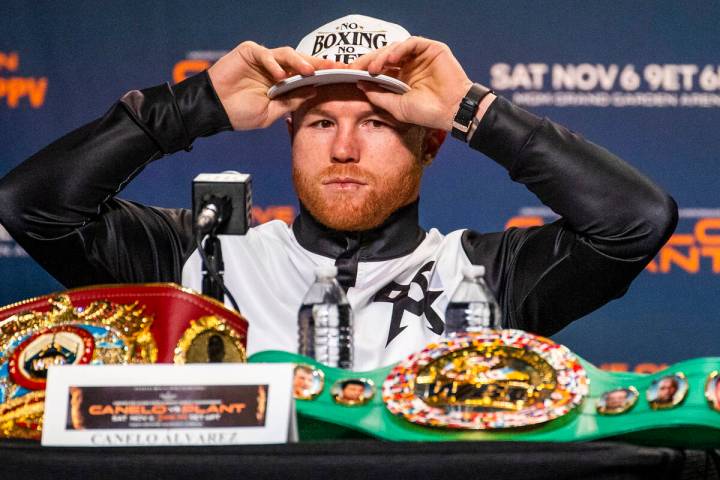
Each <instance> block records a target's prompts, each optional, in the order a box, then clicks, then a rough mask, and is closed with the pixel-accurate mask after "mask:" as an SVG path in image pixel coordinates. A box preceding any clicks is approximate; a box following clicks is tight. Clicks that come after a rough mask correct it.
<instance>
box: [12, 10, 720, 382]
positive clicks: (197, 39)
mask: <svg viewBox="0 0 720 480" xmlns="http://www.w3.org/2000/svg"><path fill="white" fill-rule="evenodd" d="M348 13H361V14H365V15H370V16H375V17H381V18H384V19H386V20H389V21H393V22H396V23H400V24H401V25H403V26H404V27H405V28H407V29H408V30H409V31H410V32H411V33H413V34H419V35H423V36H426V37H430V38H434V39H437V40H440V41H442V42H445V43H447V44H448V45H449V46H450V48H451V49H452V50H453V52H454V53H455V55H456V56H457V58H458V59H459V61H460V63H461V64H462V65H463V66H464V68H465V70H466V72H467V73H468V75H469V76H470V77H471V78H472V79H474V80H475V81H478V82H481V83H484V84H486V85H490V86H492V88H494V89H495V90H496V91H498V92H499V93H500V94H502V95H504V96H506V97H507V98H509V99H510V100H512V101H514V102H515V103H516V104H518V105H521V106H524V107H526V108H528V109H530V110H532V111H533V112H536V113H537V114H539V115H544V116H548V117H550V118H552V119H553V120H555V121H557V122H559V123H561V124H564V125H566V126H568V127H569V128H571V129H572V130H574V131H576V132H579V133H582V134H583V135H584V136H585V137H587V138H588V139H590V140H592V141H594V142H596V143H599V144H601V145H603V146H605V147H606V148H608V149H610V150H611V151H613V152H615V153H616V154H618V155H619V156H621V157H622V158H624V159H626V160H627V161H628V162H630V163H631V164H632V165H634V166H635V167H637V168H638V169H640V170H641V171H643V172H646V173H647V174H648V175H649V176H650V177H651V178H653V179H654V180H655V181H656V182H657V183H659V184H660V185H661V186H662V187H663V188H665V189H666V190H667V191H669V192H670V193H671V194H672V195H673V196H674V198H675V199H676V200H677V202H678V204H679V206H680V223H679V226H678V229H677V231H676V233H675V235H674V236H673V237H672V238H671V239H670V241H669V242H668V244H667V245H666V246H665V247H664V248H663V249H662V251H661V252H660V253H659V255H658V256H657V258H655V259H654V260H653V262H652V263H651V264H650V265H649V266H648V268H647V269H646V271H645V272H643V273H642V274H641V275H640V277H639V278H638V279H637V280H636V281H635V283H634V284H633V285H632V287H631V288H630V290H629V291H628V293H627V294H626V295H625V297H623V298H622V299H619V300H616V301H613V302H611V303H610V304H609V305H607V306H605V307H603V308H601V309H600V310H598V311H597V312H594V313H592V314H591V315H588V316H587V317H585V318H583V319H581V320H579V321H577V322H575V323H574V324H573V325H571V326H570V327H568V328H566V329H565V330H564V331H562V332H561V333H560V334H558V335H556V337H555V339H556V340H558V341H560V342H564V343H565V344H567V345H568V346H570V347H571V348H573V349H574V350H575V351H576V352H577V353H578V354H580V355H582V356H583V357H585V358H587V359H588V360H590V361H592V362H594V363H596V364H598V365H604V366H605V368H610V369H619V370H623V369H630V370H636V371H650V370H653V369H656V368H658V367H659V366H662V365H663V364H666V363H672V362H676V361H679V360H682V359H686V358H691V357H697V356H710V355H718V354H720V348H719V346H720V289H719V288H718V286H719V285H720V195H719V194H718V189H720V173H719V172H718V167H719V165H720V162H718V156H719V155H720V133H719V132H718V125H720V56H719V55H718V52H719V51H720V50H718V47H719V46H720V28H718V24H719V22H720V3H719V2H717V1H710V0H708V1H698V2H676V1H616V2H601V1H589V2H578V1H559V0H553V1H544V2H537V1H514V2H487V1H474V2H457V1H444V2H438V1H411V2H387V1H364V2H357V3H353V2H339V1H333V2H300V1H297V0H296V1H273V0H267V1H262V2H260V1H245V2H243V1H229V0H226V1H203V2H199V1H194V2H187V1H186V2H181V1H153V2H149V1H137V0H124V1H117V2H101V1H88V2H81V1H69V2H41V1H27V2H21V1H10V2H7V1H5V2H3V5H2V7H0V145H2V149H1V150H0V175H3V174H5V173H6V172H8V171H9V170H10V169H12V168H13V167H15V166H16V165H18V164H19V163H20V162H21V161H23V159H25V158H27V157H28V156H30V155H31V154H32V153H34V152H35V151H37V150H39V149H40V148H42V147H43V146H45V145H46V144H48V143H49V142H51V141H52V140H54V139H55V138H57V137H59V136H61V135H63V134H65V133H67V132H68V131H70V130H71V129H73V128H76V127H78V126H80V125H82V124H84V123H86V122H88V121H90V120H92V119H93V118H95V117H97V116H99V115H101V114H103V113H104V112H105V111H106V110H107V109H108V108H109V107H110V105H111V104H112V103H113V102H114V101H116V99H118V98H119V97H120V96H121V95H122V94H123V93H124V92H126V91H128V90H131V89H136V88H143V87H146V86H151V85H155V84H159V83H162V82H166V81H171V82H177V81H180V80H182V79H183V78H185V77H187V76H189V75H192V74H194V73H196V72H198V71H201V70H202V69H204V68H207V67H208V66H209V65H210V64H212V62H214V61H215V60H216V59H217V58H219V57H220V56H221V55H222V54H223V53H224V52H225V51H227V50H229V49H231V48H232V47H234V46H235V45H236V44H237V43H239V42H240V41H242V40H246V39H251V40H254V41H256V42H259V43H262V44H265V45H267V46H280V45H287V44H289V45H293V46H294V45H295V44H296V43H297V42H298V41H299V40H300V39H301V38H302V37H303V36H304V35H305V34H306V33H308V32H309V31H310V30H312V29H314V28H316V27H319V26H320V25H322V24H324V23H326V22H328V21H330V20H332V19H335V18H338V17H340V16H343V15H346V14H348ZM289 158H290V145H289V142H288V137H287V133H286V131H285V127H284V125H282V124H280V123H278V124H276V125H274V126H273V127H271V128H268V129H266V130H262V131H253V132H242V133H236V132H233V133H223V134H220V135H217V136H215V137H212V138H207V139H199V140H197V141H196V142H195V148H194V150H193V151H192V152H191V153H184V152H181V153H178V154H176V155H173V156H172V157H168V158H163V159H161V160H159V161H157V162H155V163H153V164H151V165H150V166H149V167H148V168H146V169H145V171H144V172H143V173H142V174H141V175H140V176H139V177H138V178H137V179H136V180H134V181H133V182H132V183H131V185H130V186H129V187H128V188H126V189H125V191H124V192H123V193H122V196H123V197H124V198H128V199H132V200H137V201H140V202H144V203H147V204H152V205H159V206H166V207H189V205H190V185H191V180H192V178H193V177H194V176H195V175H196V174H198V173H200V172H219V171H223V170H227V169H235V170H240V171H243V172H248V173H251V174H252V175H253V177H254V201H255V204H256V208H255V211H254V217H255V220H256V221H257V222H263V221H267V220H269V219H282V220H286V221H291V220H292V218H293V216H294V215H295V212H296V211H297V202H296V199H295V195H294V193H293V189H292V185H291V180H290V169H289ZM423 182H424V184H423V190H422V195H421V223H422V225H423V226H424V227H426V228H431V227H437V228H438V229H440V231H442V232H445V233H447V232H450V231H453V230H455V229H459V228H466V227H471V228H474V229H476V230H480V231H497V230H501V229H503V228H506V227H507V226H508V225H521V226H522V225H536V224H541V223H543V222H547V221H551V220H552V219H553V218H554V214H553V212H551V211H550V210H548V209H547V208H545V207H543V206H542V204H540V202H539V201H538V200H537V199H536V198H535V197H534V196H533V195H531V194H530V193H529V192H528V191H526V190H525V188H524V187H522V186H520V185H516V184H513V182H511V181H510V180H509V178H508V175H507V173H506V172H505V171H504V170H503V169H502V168H500V167H499V166H498V165H496V164H495V163H493V162H492V161H491V160H489V159H488V158H486V157H484V156H482V155H480V154H478V153H476V152H473V151H470V150H469V149H468V148H467V147H466V146H465V145H463V144H461V143H459V142H457V141H455V140H452V139H449V140H448V141H447V142H446V145H445V146H444V147H443V148H442V150H441V152H440V154H439V156H438V158H437V159H436V160H435V163H434V164H433V166H432V167H430V168H429V169H428V171H427V172H426V175H425V179H424V181H423ZM0 208H3V206H0ZM61 289H62V286H61V285H59V284H58V283H57V282H56V281H54V280H53V279H52V278H51V277H50V276H49V275H48V274H47V273H45V272H44V271H43V270H42V268H41V267H39V266H38V265H37V264H36V263H35V262H34V261H33V260H32V259H30V258H29V257H27V255H26V254H25V253H24V252H23V250H22V249H21V248H20V247H19V246H18V245H16V244H15V243H14V242H13V240H12V239H11V238H10V237H9V236H8V235H7V233H6V232H5V231H4V230H3V229H1V228H0V304H6V303H10V302H12V301H16V300H20V299H23V298H26V297H29V296H33V295H38V294H45V293H49V292H52V291H57V290H61ZM405 321H422V320H419V319H410V318H408V319H405Z"/></svg>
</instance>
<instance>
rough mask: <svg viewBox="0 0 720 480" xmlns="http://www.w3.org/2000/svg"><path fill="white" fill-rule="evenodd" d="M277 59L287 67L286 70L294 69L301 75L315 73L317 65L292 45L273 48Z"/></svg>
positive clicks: (273, 53)
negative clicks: (291, 46)
mask: <svg viewBox="0 0 720 480" xmlns="http://www.w3.org/2000/svg"><path fill="white" fill-rule="evenodd" d="M271 52H272V55H273V57H274V58H275V60H276V61H277V62H278V63H279V64H280V65H282V66H283V67H286V70H288V69H289V70H293V71H295V72H298V73H299V74H301V75H312V74H313V73H315V67H314V66H313V65H312V63H310V62H309V61H308V60H307V59H305V58H303V57H302V56H301V55H300V54H299V53H298V52H296V51H295V49H293V48H290V47H280V48H275V49H273V50H271Z"/></svg>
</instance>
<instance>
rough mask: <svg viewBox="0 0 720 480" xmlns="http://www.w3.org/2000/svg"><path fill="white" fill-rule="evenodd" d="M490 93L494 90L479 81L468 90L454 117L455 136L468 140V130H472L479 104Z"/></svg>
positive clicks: (453, 132)
mask: <svg viewBox="0 0 720 480" xmlns="http://www.w3.org/2000/svg"><path fill="white" fill-rule="evenodd" d="M490 93H492V90H490V89H489V88H487V87H485V86H483V85H480V84H479V83H473V85H472V87H470V90H468V92H467V93H466V94H465V97H464V98H463V99H462V101H461V102H460V107H459V108H458V111H457V113H456V114H455V118H454V119H453V126H452V132H451V133H452V136H453V137H455V138H457V139H459V140H462V141H463V142H467V137H468V132H469V131H470V126H471V125H472V121H473V118H474V117H475V114H476V113H477V111H478V106H479V105H480V102H481V101H482V99H483V98H484V97H485V96H486V95H488V94H490Z"/></svg>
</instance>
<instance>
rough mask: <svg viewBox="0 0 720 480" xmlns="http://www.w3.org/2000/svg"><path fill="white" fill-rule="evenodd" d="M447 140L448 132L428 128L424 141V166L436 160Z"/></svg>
mask: <svg viewBox="0 0 720 480" xmlns="http://www.w3.org/2000/svg"><path fill="white" fill-rule="evenodd" d="M445 138H447V132H446V131H445V130H440V129H437V128H428V129H426V130H425V139H424V140H423V158H422V160H423V165H424V166H428V165H430V164H431V163H432V161H433V160H434V159H435V155H437V152H438V150H440V147H441V146H442V144H443V142H444V141H445Z"/></svg>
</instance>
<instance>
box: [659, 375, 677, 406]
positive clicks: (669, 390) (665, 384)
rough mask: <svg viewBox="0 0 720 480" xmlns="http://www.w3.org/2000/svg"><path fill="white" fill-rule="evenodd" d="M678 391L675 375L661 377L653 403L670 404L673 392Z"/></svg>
mask: <svg viewBox="0 0 720 480" xmlns="http://www.w3.org/2000/svg"><path fill="white" fill-rule="evenodd" d="M677 391H678V381H677V379H676V378H675V377H663V378H662V380H660V383H658V387H657V394H656V395H655V400H653V403H656V404H660V405H663V404H671V403H673V401H674V400H675V394H676V393H677Z"/></svg>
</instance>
